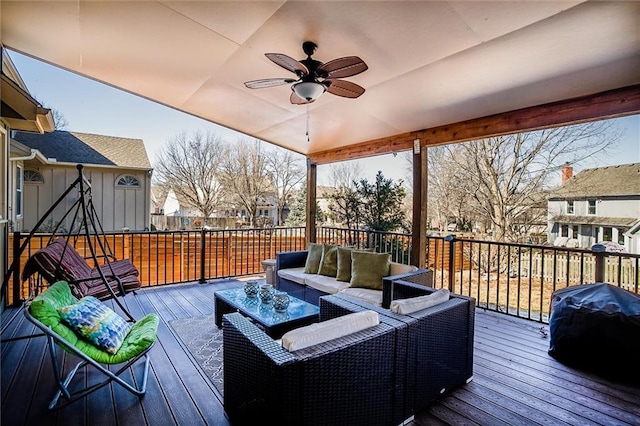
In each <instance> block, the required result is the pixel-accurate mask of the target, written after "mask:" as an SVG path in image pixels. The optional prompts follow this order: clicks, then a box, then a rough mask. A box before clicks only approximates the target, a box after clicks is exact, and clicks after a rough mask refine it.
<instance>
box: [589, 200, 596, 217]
mask: <svg viewBox="0 0 640 426" xmlns="http://www.w3.org/2000/svg"><path fill="white" fill-rule="evenodd" d="M587 214H596V200H587Z"/></svg>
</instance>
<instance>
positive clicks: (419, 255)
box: [411, 139, 428, 268]
mask: <svg viewBox="0 0 640 426" xmlns="http://www.w3.org/2000/svg"><path fill="white" fill-rule="evenodd" d="M427 181H428V180H427V150H426V149H424V148H422V147H421V146H420V141H419V140H417V139H416V140H415V141H414V148H413V221H412V225H411V226H412V229H411V235H412V236H413V238H412V239H411V264H412V265H415V266H417V267H418V268H425V267H426V266H427Z"/></svg>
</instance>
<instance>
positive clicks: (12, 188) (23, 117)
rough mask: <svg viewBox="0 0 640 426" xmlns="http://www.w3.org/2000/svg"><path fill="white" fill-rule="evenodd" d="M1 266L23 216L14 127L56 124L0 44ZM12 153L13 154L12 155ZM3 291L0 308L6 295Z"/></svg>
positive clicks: (45, 128)
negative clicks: (16, 225)
mask: <svg viewBox="0 0 640 426" xmlns="http://www.w3.org/2000/svg"><path fill="white" fill-rule="evenodd" d="M0 56H1V57H2V61H1V70H0V71H1V72H0V94H1V96H0V191H1V192H0V270H1V271H2V272H3V274H2V275H3V276H6V271H7V270H8V268H9V265H8V264H7V257H8V256H7V252H6V249H7V247H8V244H9V241H8V239H9V232H11V231H13V230H15V227H14V226H13V224H14V223H15V222H16V221H19V220H21V219H22V214H23V211H22V210H23V204H22V198H21V195H22V190H23V185H22V182H23V179H22V170H23V167H24V162H23V160H21V159H20V158H16V157H15V154H13V151H14V147H13V145H14V142H13V141H12V140H11V134H12V133H13V131H15V130H24V131H29V132H37V133H44V132H51V131H52V130H53V129H54V127H55V124H54V121H53V116H52V114H51V110H49V109H47V108H44V107H43V106H42V105H41V104H40V103H39V102H38V101H37V100H36V99H34V98H33V97H32V96H31V94H30V93H29V91H28V90H27V87H26V85H25V84H24V81H23V80H22V78H21V77H20V74H19V73H18V70H17V69H16V67H15V66H14V64H13V62H12V61H11V58H10V57H9V55H7V52H6V51H5V49H4V48H3V47H2V45H0ZM12 156H13V157H12ZM4 290H5V289H4V288H3V292H2V294H1V295H0V299H1V300H0V311H2V310H3V309H4V305H5V303H4V302H5V296H6V294H5V293H4Z"/></svg>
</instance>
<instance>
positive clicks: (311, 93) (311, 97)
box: [244, 41, 369, 105]
mask: <svg viewBox="0 0 640 426" xmlns="http://www.w3.org/2000/svg"><path fill="white" fill-rule="evenodd" d="M317 48H318V45H317V44H315V43H314V42H312V41H305V42H304V43H302V50H303V51H304V53H306V54H307V58H306V59H301V60H299V61H296V60H295V59H293V58H292V57H290V56H287V55H285V54H283V53H265V56H266V57H267V58H269V59H270V60H271V61H273V62H274V63H276V64H277V65H280V66H281V67H282V68H284V69H286V70H288V71H291V72H292V73H294V74H295V75H296V76H297V77H298V78H297V79H295V78H267V79H262V80H252V81H247V82H246V83H244V85H245V86H247V87H248V88H249V89H262V88H265V87H273V86H281V85H283V84H291V83H293V85H292V86H291V90H292V92H291V96H290V97H289V100H290V101H291V103H292V104H294V105H304V104H310V103H311V102H314V101H315V100H316V99H318V97H319V96H320V95H322V94H323V93H324V92H325V91H326V92H329V93H331V94H332V95H336V96H342V97H344V98H357V97H358V96H360V95H362V94H363V93H364V88H363V87H361V86H359V85H357V84H355V83H352V82H350V81H345V80H339V79H340V78H344V77H351V76H354V75H357V74H360V73H361V72H363V71H366V70H367V69H368V68H369V67H368V66H367V64H365V63H364V61H363V60H362V59H360V58H358V57H357V56H345V57H343V58H338V59H334V60H332V61H329V62H327V63H324V64H323V63H322V62H320V61H316V60H315V59H312V58H311V55H313V54H314V53H315V51H316V49H317Z"/></svg>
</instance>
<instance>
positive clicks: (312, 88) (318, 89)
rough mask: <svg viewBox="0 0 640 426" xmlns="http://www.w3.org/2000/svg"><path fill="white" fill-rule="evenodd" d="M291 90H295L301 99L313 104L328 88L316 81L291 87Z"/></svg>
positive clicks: (303, 82)
mask: <svg viewBox="0 0 640 426" xmlns="http://www.w3.org/2000/svg"><path fill="white" fill-rule="evenodd" d="M291 90H293V91H294V92H295V94H296V95H298V96H299V97H300V99H304V100H306V101H307V102H311V101H314V100H316V99H318V98H319V97H320V95H322V94H323V93H324V92H325V91H326V90H327V88H326V87H325V86H324V85H323V84H320V83H317V82H315V81H301V82H300V83H296V84H294V85H293V86H291Z"/></svg>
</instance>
